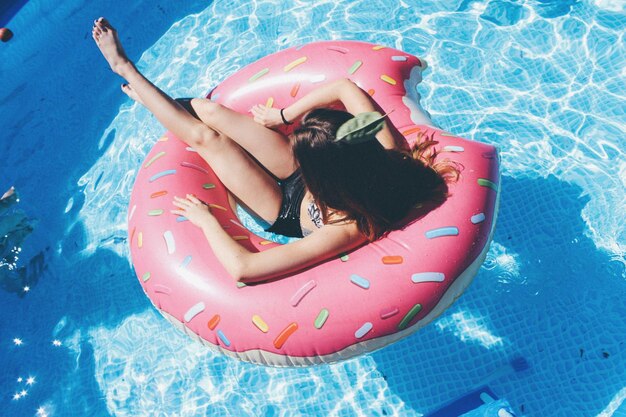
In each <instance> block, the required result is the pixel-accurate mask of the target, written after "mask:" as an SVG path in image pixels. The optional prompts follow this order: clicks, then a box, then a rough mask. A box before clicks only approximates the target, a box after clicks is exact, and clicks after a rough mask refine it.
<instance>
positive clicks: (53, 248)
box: [0, 0, 626, 417]
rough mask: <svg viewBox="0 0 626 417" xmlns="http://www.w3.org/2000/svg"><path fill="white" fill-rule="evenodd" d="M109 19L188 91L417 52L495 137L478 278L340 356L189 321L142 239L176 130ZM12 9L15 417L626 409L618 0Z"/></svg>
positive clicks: (3, 172) (175, 89)
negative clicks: (393, 334) (352, 42)
mask: <svg viewBox="0 0 626 417" xmlns="http://www.w3.org/2000/svg"><path fill="white" fill-rule="evenodd" d="M170 3H172V4H170ZM175 3H176V4H175ZM99 15H106V16H108V17H109V18H110V19H111V21H112V22H113V23H114V24H115V25H116V26H117V27H118V28H119V29H120V31H121V39H122V41H123V42H125V45H126V48H127V51H128V52H129V55H130V56H131V57H132V58H133V59H135V60H137V61H138V65H139V67H140V68H141V69H142V70H144V71H145V73H146V75H147V76H148V77H149V78H151V79H152V80H153V81H155V83H156V84H158V85H159V86H161V87H162V88H163V89H164V90H165V91H166V92H168V93H169V94H171V95H173V96H177V97H183V96H202V95H204V94H205V93H206V92H207V91H208V89H209V88H210V87H212V86H214V85H215V84H216V83H218V82H219V81H220V80H222V79H224V78H225V77H226V76H228V75H229V74H232V73H233V72H234V71H236V70H237V69H239V68H241V67H242V66H244V65H246V64H247V63H249V62H252V61H253V60H256V59H258V58H260V57H262V56H264V55H266V54H268V53H271V52H275V51H277V50H280V49H282V48H286V47H289V46H292V45H298V44H302V43H305V42H310V41H316V40H323V39H356V40H363V41H368V42H374V43H380V44H386V45H389V46H392V47H396V48H399V49H403V50H406V51H407V52H410V53H412V54H415V55H418V56H422V57H425V58H426V59H427V60H428V62H429V64H430V69H429V70H428V71H427V72H426V73H425V76H424V81H423V83H422V84H421V85H420V86H419V91H420V94H421V95H422V100H423V101H422V103H423V105H424V107H425V108H426V109H428V110H429V112H430V113H431V115H432V117H433V120H434V121H435V123H437V124H438V125H440V126H442V127H443V128H445V129H446V130H448V131H451V132H454V133H456V134H458V135H461V136H465V137H468V138H471V139H474V140H478V141H483V142H487V143H493V144H497V145H498V146H499V147H500V150H501V156H502V167H503V168H502V169H503V171H502V174H503V176H502V181H501V185H502V196H501V207H500V217H499V222H498V226H497V229H496V232H495V236H494V242H493V244H492V246H491V249H490V252H489V255H488V257H487V260H486V262H485V264H484V266H483V267H482V269H481V270H480V272H479V274H478V276H477V277H476V279H475V281H474V282H473V284H472V285H471V286H470V288H469V289H468V290H467V291H466V293H465V294H464V295H463V296H462V297H461V298H460V299H459V300H458V301H457V302H456V303H455V304H454V305H453V306H452V307H451V308H450V309H449V310H447V312H446V313H444V314H443V315H442V316H441V317H440V318H439V319H438V320H436V321H435V322H434V323H433V324H431V325H430V326H428V327H426V328H425V329H423V330H421V331H420V332H418V333H417V334H415V335H414V336H411V337H409V338H407V339H405V340H403V341H400V342H398V343H396V344H394V345H392V346H389V347H386V348H384V349H382V350H380V351H377V352H375V353H373V354H369V355H365V356H362V357H360V358H356V359H354V360H350V361H347V362H343V363H338V364H334V365H325V366H319V367H315V368H307V369H273V368H265V367H259V366H255V365H250V364H246V363H241V362H238V361H235V360H232V359H228V358H226V357H223V356H219V355H217V354H215V353H212V352H208V351H206V350H205V349H204V348H202V346H200V345H197V344H194V343H192V342H191V341H190V340H189V339H188V338H187V337H186V336H184V335H182V334H179V333H178V332H177V331H176V330H175V329H173V328H172V327H171V326H170V325H169V324H168V323H167V322H166V321H165V320H164V319H163V318H161V317H160V316H159V315H158V314H157V313H155V311H154V309H153V308H152V306H151V304H150V303H149V301H148V300H147V299H146V298H145V296H144V295H143V293H142V291H141V289H140V286H139V285H138V283H137V282H136V278H135V275H134V272H133V270H132V267H131V265H130V263H129V254H128V248H127V245H126V239H127V236H126V230H125V222H126V206H127V203H128V198H129V195H130V188H131V186H132V181H133V178H134V175H135V171H136V169H137V166H138V165H139V163H140V161H141V160H142V158H143V157H144V156H145V154H146V153H147V152H148V150H149V148H150V146H151V144H152V143H154V141H155V140H156V139H157V138H158V137H159V136H160V135H161V134H162V132H163V129H162V128H161V127H160V126H159V125H158V123H157V122H156V121H155V119H154V118H153V117H152V116H150V114H149V113H148V112H146V111H145V110H143V109H141V108H140V107H139V106H137V105H135V104H133V103H131V102H130V100H128V99H126V97H125V96H124V95H123V94H122V93H121V92H120V91H119V83H120V82H121V81H120V80H119V79H118V78H116V76H114V74H112V73H111V72H110V71H109V70H108V69H107V67H106V64H105V62H104V60H102V58H101V57H100V56H99V53H98V52H97V50H96V48H95V47H94V46H93V45H92V41H91V38H90V36H89V33H90V29H91V20H92V19H94V18H95V17H97V16H99ZM6 25H7V26H8V27H10V28H11V29H12V30H13V31H14V32H15V38H14V39H13V40H12V41H11V42H9V43H6V44H0V126H1V127H2V136H1V141H0V193H1V192H3V191H4V189H6V188H8V187H9V186H10V185H12V184H14V185H15V186H16V188H17V190H18V191H19V203H17V204H15V205H13V206H12V208H11V209H10V211H9V212H7V211H5V212H4V213H3V214H1V215H0V216H2V218H1V219H0V227H1V228H2V230H0V231H2V233H6V234H7V235H8V236H10V239H11V241H10V242H9V243H7V244H8V245H9V246H10V247H4V246H6V245H5V241H0V242H2V244H3V245H4V246H0V250H1V251H2V256H3V259H4V261H2V263H0V306H1V309H2V310H1V312H2V314H1V315H0V368H1V369H2V372H0V414H1V415H3V416H4V415H7V416H32V415H39V416H43V415H49V416H85V415H89V416H108V415H116V416H143V415H150V416H203V415H207V416H257V415H264V416H392V415H396V416H420V415H425V414H427V413H429V412H431V411H433V410H435V409H437V408H439V407H441V406H442V405H444V404H445V403H447V402H449V401H450V400H452V399H454V398H457V397H460V396H462V395H464V394H466V393H467V392H469V391H472V390H473V389H475V388H476V387H478V386H481V385H488V386H489V387H490V388H491V390H492V391H493V392H494V393H495V394H497V396H498V397H499V398H500V399H501V401H504V402H505V403H507V404H509V405H510V407H511V409H512V410H513V411H514V412H515V413H516V414H517V415H526V416H547V415H549V416H568V417H570V416H574V417H583V416H584V417H587V416H599V417H607V416H612V415H613V416H625V415H626V402H625V399H626V345H625V344H626V322H625V321H624V317H625V316H626V303H625V302H624V300H625V299H626V298H625V297H626V258H625V254H626V223H625V222H624V219H625V218H626V216H625V215H624V214H625V213H626V194H625V192H624V190H625V189H626V158H625V156H624V153H625V148H626V137H625V134H624V132H625V131H626V104H625V103H626V101H625V92H626V65H625V63H626V59H625V58H626V46H625V45H626V43H625V42H624V32H625V29H626V10H625V6H624V3H623V2H622V1H619V0H586V1H576V0H564V1H550V0H527V1H521V0H518V1H516V0H483V1H469V0H444V1H441V0H438V1H434V0H420V1H417V0H404V1H398V2H387V1H382V0H381V1H374V0H369V1H368V0H358V1H345V0H332V1H316V2H308V1H302V2H293V3H292V2H286V1H285V2H281V1H270V0H263V1H254V2H252V1H244V0H241V1H237V2H234V3H233V2H225V1H216V2H213V3H211V4H208V5H207V3H206V2H203V1H185V2H148V1H137V2H130V3H129V4H125V5H124V7H121V6H120V5H119V3H117V2H113V1H110V0H109V1H102V2H98V4H97V5H95V4H94V3H93V2H87V1H86V0H73V1H71V2H53V1H51V0H32V1H29V2H27V3H26V4H25V5H24V6H23V7H21V8H19V10H18V11H17V14H15V15H14V16H12V17H11V18H10V19H8V23H6ZM14 246H15V248H16V249H14V250H13V247H14ZM17 248H21V250H18V249H17ZM6 260H9V261H10V262H6ZM520 357H521V358H524V359H525V361H526V363H527V364H528V369H525V370H521V371H516V369H514V368H515V366H513V365H514V364H515V363H516V362H515V361H514V359H515V358H520ZM512 362H513V365H512Z"/></svg>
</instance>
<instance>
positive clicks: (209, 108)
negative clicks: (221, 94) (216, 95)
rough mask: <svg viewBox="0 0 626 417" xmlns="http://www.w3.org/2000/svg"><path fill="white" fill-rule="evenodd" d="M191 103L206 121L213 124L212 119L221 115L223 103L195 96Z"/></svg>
mask: <svg viewBox="0 0 626 417" xmlns="http://www.w3.org/2000/svg"><path fill="white" fill-rule="evenodd" d="M191 105H192V106H193V108H194V110H195V111H196V113H197V114H198V117H200V120H202V121H203V122H204V123H207V124H211V122H212V121H214V120H215V119H217V118H218V117H219V113H220V110H221V109H222V105H221V104H219V103H215V102H214V101H211V100H207V99H204V98H194V99H193V100H192V101H191Z"/></svg>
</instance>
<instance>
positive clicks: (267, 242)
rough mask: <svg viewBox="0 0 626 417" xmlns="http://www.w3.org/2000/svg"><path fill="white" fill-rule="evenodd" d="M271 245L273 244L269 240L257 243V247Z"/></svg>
mask: <svg viewBox="0 0 626 417" xmlns="http://www.w3.org/2000/svg"><path fill="white" fill-rule="evenodd" d="M271 243H274V242H272V241H271V240H262V241H260V242H259V245H263V246H265V245H269V244H271Z"/></svg>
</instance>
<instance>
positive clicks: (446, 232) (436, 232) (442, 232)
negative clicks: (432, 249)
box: [426, 226, 459, 239]
mask: <svg viewBox="0 0 626 417" xmlns="http://www.w3.org/2000/svg"><path fill="white" fill-rule="evenodd" d="M458 234H459V229H457V228H456V227H454V226H448V227H440V228H438V229H432V230H429V231H428V232H426V237H427V238H428V239H434V238H436V237H443V236H457V235H458Z"/></svg>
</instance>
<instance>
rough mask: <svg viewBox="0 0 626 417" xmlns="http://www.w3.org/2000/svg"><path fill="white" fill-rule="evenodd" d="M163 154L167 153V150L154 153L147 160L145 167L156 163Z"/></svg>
mask: <svg viewBox="0 0 626 417" xmlns="http://www.w3.org/2000/svg"><path fill="white" fill-rule="evenodd" d="M163 155H165V152H159V153H158V154H156V155H154V156H153V157H152V158H151V159H150V160H149V161H148V162H146V163H145V164H144V166H143V167H144V168H148V167H149V166H150V165H152V164H153V163H154V161H156V160H157V159H159V158H160V157H162V156H163Z"/></svg>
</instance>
